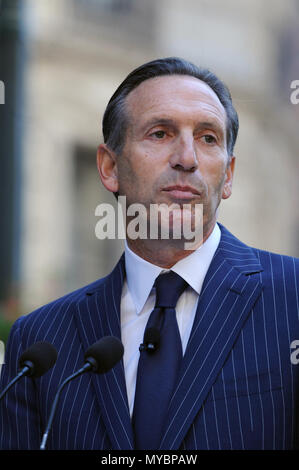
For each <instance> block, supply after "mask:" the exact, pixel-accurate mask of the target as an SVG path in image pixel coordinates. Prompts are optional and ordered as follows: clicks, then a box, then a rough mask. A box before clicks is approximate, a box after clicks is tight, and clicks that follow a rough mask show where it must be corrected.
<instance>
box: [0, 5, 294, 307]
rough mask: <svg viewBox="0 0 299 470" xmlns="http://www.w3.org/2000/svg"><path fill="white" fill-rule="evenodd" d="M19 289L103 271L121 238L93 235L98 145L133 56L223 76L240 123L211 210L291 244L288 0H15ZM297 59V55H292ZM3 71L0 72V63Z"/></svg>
mask: <svg viewBox="0 0 299 470" xmlns="http://www.w3.org/2000/svg"><path fill="white" fill-rule="evenodd" d="M24 5H25V8H24V10H23V12H24V18H23V20H24V25H25V30H26V32H27V33H26V34H27V36H26V42H27V52H26V61H25V75H24V90H25V100H24V101H25V105H24V110H23V111H22V113H23V114H22V115H23V126H24V132H23V136H24V137H23V159H22V178H21V181H22V183H21V208H20V209H21V224H20V230H21V233H20V237H19V240H20V248H19V251H20V286H19V287H20V301H21V304H20V305H21V310H22V311H24V312H28V311H30V310H32V309H34V308H36V307H37V306H39V305H41V304H43V303H45V302H47V301H50V300H52V299H54V298H56V297H58V296H60V295H63V294H64V293H67V292H70V291H71V290H73V289H76V288H79V287H81V286H83V285H85V284H87V283H89V282H92V281H94V280H95V279H97V278H99V277H101V276H103V275H105V274H107V273H108V272H109V271H110V270H111V268H112V267H113V265H114V264H115V262H116V261H117V259H118V256H119V254H120V253H121V250H122V247H123V245H122V242H116V241H113V240H112V241H110V240H103V241H101V240H98V239H97V238H96V236H95V231H94V230H95V225H96V222H97V218H96V217H95V208H96V206H97V205H98V204H99V203H101V202H111V203H114V198H113V196H112V195H110V194H109V193H107V191H106V190H104V189H103V187H102V186H101V182H100V180H99V177H98V174H97V168H96V149H97V145H98V144H99V143H100V142H101V140H102V135H101V119H102V114H103V111H104V108H105V106H106V104H107V101H108V99H109V98H110V96H111V94H112V93H113V91H114V90H115V88H116V87H117V86H118V84H119V83H120V82H121V81H122V80H123V79H124V77H125V76H126V75H127V74H128V73H129V72H130V71H131V70H132V69H133V68H134V67H136V66H138V65H140V64H141V63H144V62H146V61H148V60H152V59H154V58H157V57H165V56H169V55H171V56H173V55H176V56H181V57H184V58H186V59H189V60H191V61H193V62H194V63H196V64H200V65H203V66H207V67H208V68H210V69H211V70H212V71H214V72H215V73H216V74H218V75H219V76H220V78H222V79H223V80H224V82H225V83H227V85H228V86H229V88H230V90H231V93H232V97H233V101H234V103H235V106H236V108H237V110H238V112H239V117H240V134H239V139H238V143H237V146H236V149H235V154H236V156H237V162H236V165H237V166H236V172H235V181H234V188H233V195H232V197H231V198H230V199H229V200H227V201H223V204H222V207H221V210H220V213H219V220H220V221H221V222H222V223H224V225H226V226H227V228H228V229H229V230H231V231H232V232H233V233H234V234H235V235H237V236H239V237H240V238H241V239H242V240H243V241H244V242H246V243H248V244H250V245H254V246H258V247H260V248H264V249H267V250H271V251H276V252H281V253H284V254H289V255H295V256H299V243H298V238H299V223H298V196H297V191H298V166H299V163H298V148H299V145H298V144H299V135H298V119H299V105H298V106H297V107H296V106H294V105H293V104H291V102H290V94H291V90H290V83H291V81H292V80H294V79H299V66H298V56H299V54H298V48H297V54H296V47H295V46H294V45H295V44H298V41H299V33H298V32H299V27H298V26H299V20H298V17H299V7H298V2H297V1H295V0H286V1H284V2H282V1H280V0H276V1H273V2H271V4H270V3H269V2H260V1H258V0H250V1H246V2H237V1H236V0H227V1H226V2H223V1H221V0H209V1H208V0H184V1H181V0H151V1H146V0H40V1H38V2H37V1H35V0H24ZM296 61H297V62H296ZM0 78H1V77H0Z"/></svg>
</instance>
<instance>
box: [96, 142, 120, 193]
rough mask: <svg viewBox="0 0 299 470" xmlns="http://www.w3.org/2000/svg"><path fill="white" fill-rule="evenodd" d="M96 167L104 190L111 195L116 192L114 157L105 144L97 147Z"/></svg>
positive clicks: (116, 180)
mask: <svg viewBox="0 0 299 470" xmlns="http://www.w3.org/2000/svg"><path fill="white" fill-rule="evenodd" d="M97 167H98V172H99V175H100V178H101V181H102V183H103V185H104V186H105V188H106V189H108V191H111V192H112V193H116V192H117V191H118V172H117V163H116V155H115V153H114V152H113V151H112V150H111V149H110V148H109V147H107V145H106V144H101V145H99V147H98V151H97Z"/></svg>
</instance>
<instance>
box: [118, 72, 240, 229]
mask: <svg viewBox="0 0 299 470" xmlns="http://www.w3.org/2000/svg"><path fill="white" fill-rule="evenodd" d="M126 111H127V116H128V119H129V126H128V131H127V135H126V142H125V145H124V148H123V152H122V154H121V155H119V156H117V157H116V166H117V180H118V192H119V194H120V195H125V196H126V199H127V204H128V205H130V204H132V203H142V204H144V205H145V206H146V207H149V205H150V204H161V203H166V204H167V205H170V204H172V203H176V204H180V205H182V204H190V207H194V205H195V204H203V226H204V234H205V233H208V231H209V229H210V228H211V227H213V225H214V223H215V221H216V210H217V207H218V205H219V203H220V201H221V199H222V198H227V197H229V196H230V194H231V183H232V175H233V168H234V157H233V158H232V159H230V158H229V156H228V154H227V147H226V144H227V143H226V119H227V118H226V112H225V109H224V107H223V106H222V104H221V102H220V101H219V99H218V97H217V95H216V94H215V93H214V92H213V90H212V89H211V88H210V87H209V86H208V85H206V84H205V83H204V82H202V81H200V80H198V79H196V78H193V77H189V76H179V75H176V76H162V77H157V78H153V79H149V80H146V81H144V82H143V83H141V84H140V85H139V86H138V87H137V88H136V89H135V90H133V91H132V92H131V93H130V94H129V95H128V97H127V99H126Z"/></svg>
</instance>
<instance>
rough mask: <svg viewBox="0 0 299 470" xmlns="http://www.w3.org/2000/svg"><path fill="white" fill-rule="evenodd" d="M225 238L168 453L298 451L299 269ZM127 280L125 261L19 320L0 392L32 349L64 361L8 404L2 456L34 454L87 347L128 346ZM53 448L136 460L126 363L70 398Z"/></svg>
mask: <svg viewBox="0 0 299 470" xmlns="http://www.w3.org/2000/svg"><path fill="white" fill-rule="evenodd" d="M220 228H221V232H222V236H221V241H220V244H219V247H218V249H217V251H216V253H215V256H214V258H213V260H212V263H211V266H210V268H209V271H208V273H207V275H206V278H205V281H204V285H203V288H202V292H201V295H200V298H199V301H198V309H197V313H196V317H195V320H194V324H193V328H192V331H191V335H190V339H189V343H188V346H187V349H186V353H185V356H184V359H183V364H182V368H181V372H180V375H179V380H178V383H177V386H176V389H175V391H174V394H173V397H172V400H171V402H170V404H169V409H168V411H167V413H168V415H167V421H166V423H165V428H164V433H163V439H162V442H161V446H160V448H161V449H170V450H171V449H173V450H175V449H182V450H189V449H192V450H193V449H291V448H294V446H295V441H296V439H297V437H298V436H297V428H298V425H297V420H298V419H297V415H296V408H297V407H298V386H299V384H298V377H299V373H298V371H299V365H298V366H296V365H292V363H291V361H290V353H291V350H290V344H291V342H292V341H293V340H295V339H299V295H298V290H299V289H298V277H299V274H298V266H299V263H298V260H297V259H294V258H291V257H287V256H281V255H278V254H274V253H269V252H266V251H261V250H257V249H253V248H250V247H248V246H246V245H244V244H243V243H241V242H240V241H239V240H237V239H236V238H235V237H234V236H233V235H232V234H230V233H229V232H228V231H227V230H226V229H225V228H224V227H223V226H221V225H220ZM124 276H125V272H124V258H123V257H122V258H121V260H120V262H119V263H118V264H117V266H116V267H115V269H114V270H113V272H112V273H111V274H110V275H109V276H107V277H106V278H104V279H101V280H99V281H96V282H95V283H93V284H91V285H89V286H86V287H84V288H82V289H79V290H77V291H76V292H73V293H71V294H68V295H66V296H64V297H62V298H60V299H58V300H56V301H54V302H51V303H50V304H48V305H46V306H43V307H41V308H39V309H38V310H36V311H35V312H33V313H31V314H30V315H27V316H24V317H22V318H20V319H19V320H17V322H16V323H15V325H14V326H13V328H12V331H11V335H10V339H9V343H8V345H7V347H6V363H5V365H4V366H3V368H2V376H1V389H3V388H4V386H5V384H6V383H7V382H8V381H9V380H10V379H11V378H12V377H13V376H14V375H15V374H16V371H17V359H18V357H19V355H20V354H21V352H22V351H23V350H24V349H26V348H27V347H28V346H29V345H30V344H32V343H34V342H36V341H38V340H47V341H50V342H52V343H53V344H54V345H55V346H56V348H57V350H58V354H59V356H58V361H57V363H56V365H55V366H54V368H53V369H51V370H50V371H49V372H48V373H47V374H45V375H44V376H43V377H41V378H40V379H36V380H32V379H29V378H24V379H22V381H20V382H19V383H18V384H17V385H16V386H15V387H14V388H13V389H11V390H10V391H9V393H8V394H7V395H6V398H5V399H4V400H3V401H2V403H1V417H0V426H1V428H0V448H1V449H36V448H38V447H39V443H40V438H41V434H42V431H43V430H44V427H45V424H46V421H47V418H48V415H49V412H50V407H51V403H52V401H53V398H54V395H55V392H56V390H57V387H58V385H59V384H60V383H61V381H62V380H63V379H64V378H65V377H67V376H68V375H70V374H71V373H72V372H73V371H75V370H76V369H77V368H79V367H80V366H81V365H82V363H83V355H84V351H85V349H86V348H87V347H88V346H89V345H90V344H92V343H93V342H95V341H96V340H98V339H99V338H100V337H102V336H104V335H108V334H112V335H115V336H118V337H119V338H120V337H121V333H120V299H121V290H122V284H123V280H124ZM48 448H49V449H132V448H133V437H132V429H131V423H130V417H129V409H128V403H127V396H126V386H125V378H124V368H123V364H122V362H120V363H119V364H118V365H117V366H116V367H115V368H114V369H113V370H111V371H110V372H108V373H107V374H104V375H101V376H96V375H94V374H85V375H83V376H81V377H80V378H77V379H76V380H74V381H73V382H71V383H69V384H68V385H67V386H66V388H65V390H64V392H63V394H62V396H61V400H60V402H59V406H58V410H57V414H56V416H55V419H54V423H53V428H52V432H51V433H50V436H49V440H48Z"/></svg>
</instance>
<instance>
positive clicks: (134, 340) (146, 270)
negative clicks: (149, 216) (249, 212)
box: [121, 224, 221, 415]
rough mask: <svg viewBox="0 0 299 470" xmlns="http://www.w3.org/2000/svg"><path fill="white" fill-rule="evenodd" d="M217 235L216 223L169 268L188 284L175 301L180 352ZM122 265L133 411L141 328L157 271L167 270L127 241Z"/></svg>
mask: <svg viewBox="0 0 299 470" xmlns="http://www.w3.org/2000/svg"><path fill="white" fill-rule="evenodd" d="M220 237H221V232H220V228H219V227H218V225H217V224H215V227H214V229H213V231H212V233H211V235H210V236H209V238H208V239H207V240H206V241H205V243H203V244H202V245H201V246H200V247H199V248H198V249H197V250H195V251H194V252H192V253H191V254H190V255H189V256H186V257H185V258H183V259H181V260H180V261H178V262H177V263H176V264H175V265H174V266H172V268H171V270H172V271H174V272H176V273H177V274H179V275H180V276H181V277H182V278H183V279H185V281H186V282H187V283H188V284H189V286H188V287H187V289H186V290H185V291H184V292H183V294H182V295H181V296H180V298H179V300H178V302H177V305H176V315H177V322H178V327H179V331H180V335H181V340H182V349H183V354H184V353H185V350H186V347H187V343H188V339H189V336H190V333H191V329H192V325H193V321H194V317H195V313H196V307H197V302H198V297H199V294H200V291H201V288H202V285H203V281H204V278H205V275H206V273H207V271H208V268H209V266H210V263H211V261H212V258H213V256H214V253H215V251H216V249H217V247H218V244H219V241H220ZM125 266H126V280H125V282H124V285H123V290H122V297H121V335H122V342H123V345H124V357H123V360H124V368H125V378H126V386H127V394H128V401H129V409H130V413H131V415H132V412H133V406H134V396H135V385H136V376H137V367H138V361H139V354H140V353H139V346H140V343H142V341H143V334H144V330H145V327H146V324H147V321H148V319H149V316H150V314H151V312H152V310H153V308H154V305H155V297H156V294H155V288H154V287H153V285H154V282H155V280H156V278H157V277H158V276H159V274H160V273H161V272H163V271H168V270H166V269H163V268H161V267H159V266H156V265H154V264H151V263H149V262H148V261H145V260H144V259H143V258H141V257H139V256H138V255H136V254H135V253H134V252H133V251H132V250H130V248H129V247H128V245H127V243H125Z"/></svg>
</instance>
